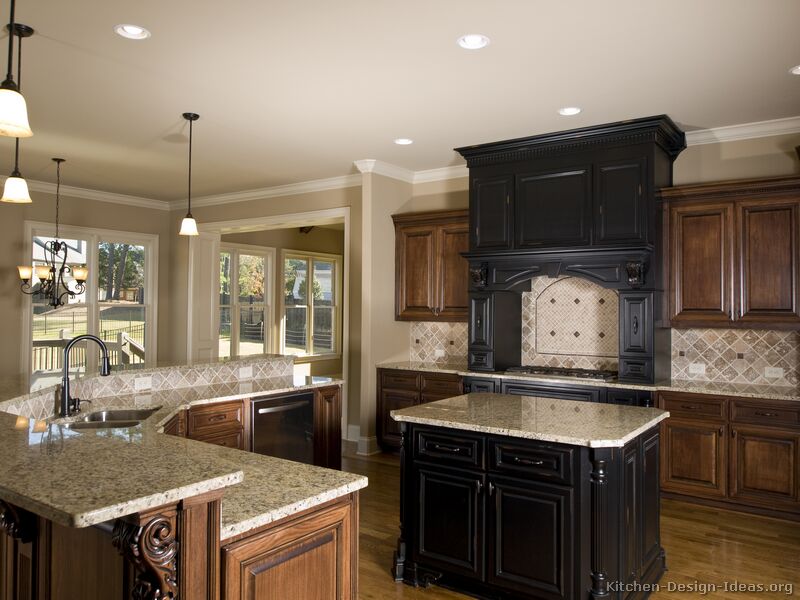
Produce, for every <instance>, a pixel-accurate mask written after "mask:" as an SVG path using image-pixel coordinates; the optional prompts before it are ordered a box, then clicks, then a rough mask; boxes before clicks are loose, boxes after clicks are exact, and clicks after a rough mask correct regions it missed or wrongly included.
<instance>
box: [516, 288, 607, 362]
mask: <svg viewBox="0 0 800 600" xmlns="http://www.w3.org/2000/svg"><path fill="white" fill-rule="evenodd" d="M618 340H619V296H618V295H617V292H615V291H614V290H608V289H605V288H603V287H601V286H599V285H597V284H594V283H592V282H591V281H588V280H586V279H581V278H577V277H560V278H558V279H550V278H548V277H537V278H535V279H534V280H533V282H532V284H531V291H530V292H523V294H522V356H521V364H523V365H544V366H550V367H570V368H572V367H578V368H584V369H616V368H617V364H618V352H619V342H618Z"/></svg>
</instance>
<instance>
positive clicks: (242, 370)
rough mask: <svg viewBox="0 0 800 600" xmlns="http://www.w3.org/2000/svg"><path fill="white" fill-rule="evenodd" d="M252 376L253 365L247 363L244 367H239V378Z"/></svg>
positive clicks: (250, 377)
mask: <svg viewBox="0 0 800 600" xmlns="http://www.w3.org/2000/svg"><path fill="white" fill-rule="evenodd" d="M252 378H253V366H252V365H248V366H246V367H239V379H252Z"/></svg>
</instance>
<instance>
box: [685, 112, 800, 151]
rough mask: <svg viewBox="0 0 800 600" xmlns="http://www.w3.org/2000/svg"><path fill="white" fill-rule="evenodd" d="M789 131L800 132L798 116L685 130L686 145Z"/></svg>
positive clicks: (715, 142) (788, 132) (698, 144)
mask: <svg viewBox="0 0 800 600" xmlns="http://www.w3.org/2000/svg"><path fill="white" fill-rule="evenodd" d="M790 133H800V116H797V117H787V118H785V119H773V120H772V121H757V122H755V123H742V124H740V125H728V126H725V127H714V128H712V129H699V130H697V131H687V132H686V144H687V145H688V146H702V145H703V144H717V143H719V142H735V141H737V140H750V139H754V138H760V137H769V136H772V135H786V134H790Z"/></svg>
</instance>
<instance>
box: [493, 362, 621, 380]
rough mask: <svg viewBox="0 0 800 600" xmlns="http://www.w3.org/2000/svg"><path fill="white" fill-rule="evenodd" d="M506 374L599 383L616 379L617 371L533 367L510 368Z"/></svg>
mask: <svg viewBox="0 0 800 600" xmlns="http://www.w3.org/2000/svg"><path fill="white" fill-rule="evenodd" d="M506 373H516V374H522V375H550V376H556V377H575V378H578V379H598V380H600V381H611V380H614V379H616V378H617V371H608V370H601V369H570V368H567V367H539V366H533V365H524V366H521V367H510V368H509V369H507V370H506Z"/></svg>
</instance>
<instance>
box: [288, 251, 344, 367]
mask: <svg viewBox="0 0 800 600" xmlns="http://www.w3.org/2000/svg"><path fill="white" fill-rule="evenodd" d="M341 263H342V257H341V256H338V255H334V254H308V253H304V252H295V251H286V252H284V254H283V283H284V286H283V319H282V329H283V336H282V340H281V351H282V352H283V353H284V354H294V355H297V356H324V355H338V354H339V353H340V350H339V349H340V347H341V345H340V344H341V342H340V340H341V321H342V318H341V311H340V297H341V295H342V268H341ZM309 282H310V285H309Z"/></svg>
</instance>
